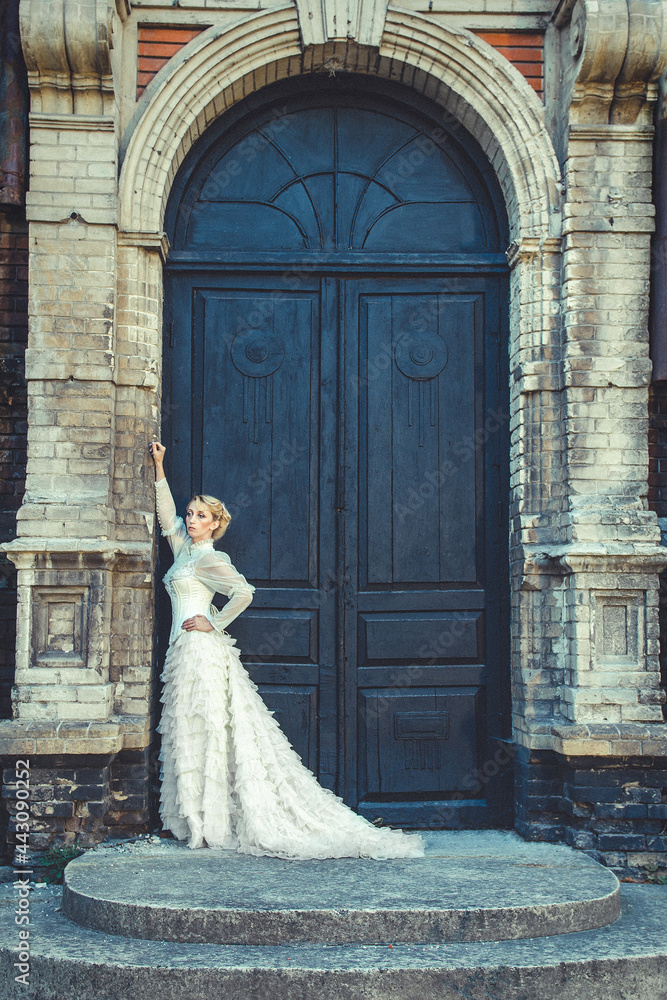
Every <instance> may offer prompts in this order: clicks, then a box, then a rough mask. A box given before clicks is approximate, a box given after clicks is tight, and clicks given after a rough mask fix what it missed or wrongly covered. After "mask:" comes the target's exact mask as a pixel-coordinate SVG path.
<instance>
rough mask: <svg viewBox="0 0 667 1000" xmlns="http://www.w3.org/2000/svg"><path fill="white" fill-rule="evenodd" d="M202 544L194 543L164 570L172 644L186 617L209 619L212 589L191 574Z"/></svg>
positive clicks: (179, 632) (170, 640)
mask: <svg viewBox="0 0 667 1000" xmlns="http://www.w3.org/2000/svg"><path fill="white" fill-rule="evenodd" d="M202 550H204V551H205V549H204V547H203V546H202V548H201V549H198V548H197V546H196V544H195V545H193V546H192V547H191V549H190V551H189V552H188V551H187V550H185V551H184V552H183V554H182V555H181V556H179V558H178V559H177V560H176V562H174V564H173V565H172V566H171V567H170V569H169V570H168V571H167V573H165V575H164V578H163V581H164V585H165V587H166V588H167V593H168V594H169V597H170V598H171V632H170V634H169V643H170V644H171V643H172V642H173V641H174V639H176V637H177V636H179V635H180V634H181V632H182V629H181V626H182V625H183V622H184V621H185V620H186V618H193V617H194V615H205V617H206V618H208V619H209V620H210V609H211V601H212V600H213V595H214V593H215V591H213V590H210V589H209V588H208V587H207V586H205V584H203V583H201V582H200V581H199V580H197V579H196V577H195V576H194V568H195V563H196V562H197V559H198V558H199V555H200V554H201V552H202Z"/></svg>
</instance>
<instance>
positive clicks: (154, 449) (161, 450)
mask: <svg viewBox="0 0 667 1000" xmlns="http://www.w3.org/2000/svg"><path fill="white" fill-rule="evenodd" d="M150 449H151V455H152V456H153V461H154V462H155V500H156V507H157V519H158V521H159V522H160V528H161V530H162V534H163V535H164V536H165V538H166V539H167V541H168V542H169V544H170V546H171V550H172V552H173V553H174V556H177V555H178V553H179V552H180V551H181V549H182V548H183V546H184V544H185V542H186V541H187V538H188V533H187V531H186V528H185V524H184V523H183V518H181V517H178V516H177V514H176V504H175V503H174V498H173V496H172V495H171V490H170V489H169V483H168V482H167V479H166V476H165V474H164V467H163V462H164V455H165V452H166V450H167V449H166V448H165V447H164V445H163V444H160V442H159V441H153V442H151V446H150Z"/></svg>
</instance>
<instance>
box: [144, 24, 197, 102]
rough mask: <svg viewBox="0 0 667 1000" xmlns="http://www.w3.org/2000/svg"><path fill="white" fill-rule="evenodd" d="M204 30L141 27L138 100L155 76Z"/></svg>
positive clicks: (176, 27)
mask: <svg viewBox="0 0 667 1000" xmlns="http://www.w3.org/2000/svg"><path fill="white" fill-rule="evenodd" d="M203 30H204V29H203V28H184V27H181V26H180V25H179V26H174V27H171V28H167V27H161V28H154V27H147V26H146V25H143V24H142V25H140V27H139V57H138V59H137V100H139V98H140V97H141V95H142V94H143V92H144V90H145V89H146V87H147V86H148V84H149V83H150V82H151V80H152V79H153V77H154V76H155V74H156V73H157V72H158V71H159V70H161V69H162V67H163V66H164V65H165V63H168V62H169V60H170V59H171V57H172V56H175V55H176V53H177V52H178V51H179V50H180V49H182V48H183V46H184V45H187V43H188V42H189V41H190V40H191V39H192V38H196V37H197V35H198V34H199V33H200V32H201V31H203Z"/></svg>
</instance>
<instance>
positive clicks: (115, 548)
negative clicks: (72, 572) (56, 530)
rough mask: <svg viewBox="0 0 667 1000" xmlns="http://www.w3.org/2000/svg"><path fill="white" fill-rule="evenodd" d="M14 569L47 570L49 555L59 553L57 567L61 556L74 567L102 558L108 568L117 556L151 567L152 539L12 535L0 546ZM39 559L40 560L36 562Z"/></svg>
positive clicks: (60, 564) (59, 567) (118, 558)
mask: <svg viewBox="0 0 667 1000" xmlns="http://www.w3.org/2000/svg"><path fill="white" fill-rule="evenodd" d="M0 552H4V553H5V555H6V556H7V558H8V559H10V560H11V561H12V562H13V563H14V565H15V566H16V568H17V569H28V570H29V569H50V568H52V567H51V566H50V564H49V563H50V557H51V556H52V555H58V556H59V557H60V558H59V559H58V566H57V567H56V568H57V569H63V568H71V567H64V565H63V560H62V557H63V556H68V555H69V556H70V557H71V560H72V564H73V565H74V567H75V568H79V567H80V566H81V565H82V564H84V563H85V564H86V565H87V564H88V563H90V562H91V560H92V561H93V562H96V561H101V562H102V563H103V564H104V565H105V566H106V567H107V568H111V567H112V566H114V565H115V563H117V562H118V561H119V560H120V559H131V560H136V561H138V562H139V563H140V564H141V565H144V566H148V567H150V566H151V565H152V559H153V544H152V542H121V541H113V540H106V539H94V538H93V539H89V538H15V539H13V541H11V542H4V543H3V544H1V545H0ZM38 560H39V563H38Z"/></svg>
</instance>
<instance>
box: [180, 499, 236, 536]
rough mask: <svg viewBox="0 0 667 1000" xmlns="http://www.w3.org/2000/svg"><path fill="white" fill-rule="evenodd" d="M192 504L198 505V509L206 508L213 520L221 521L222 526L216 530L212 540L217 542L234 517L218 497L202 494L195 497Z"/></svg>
mask: <svg viewBox="0 0 667 1000" xmlns="http://www.w3.org/2000/svg"><path fill="white" fill-rule="evenodd" d="M190 503H191V504H192V503H194V504H197V506H198V507H206V508H207V509H208V510H209V511H210V512H211V514H212V515H213V520H214V521H220V524H219V525H218V527H217V528H216V529H215V530H214V532H213V534H212V535H211V538H213V539H215V540H216V541H217V540H218V538H222V536H223V535H224V533H225V532H226V531H227V528H228V527H229V522H230V521H231V519H232V515H231V514H230V513H229V511H228V510H227V508H226V507H225V505H224V503H223V502H222V500H218V498H217V497H212V496H209V494H208V493H200V494H198V495H197V496H194V497H193V498H192V500H191V501H190Z"/></svg>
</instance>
